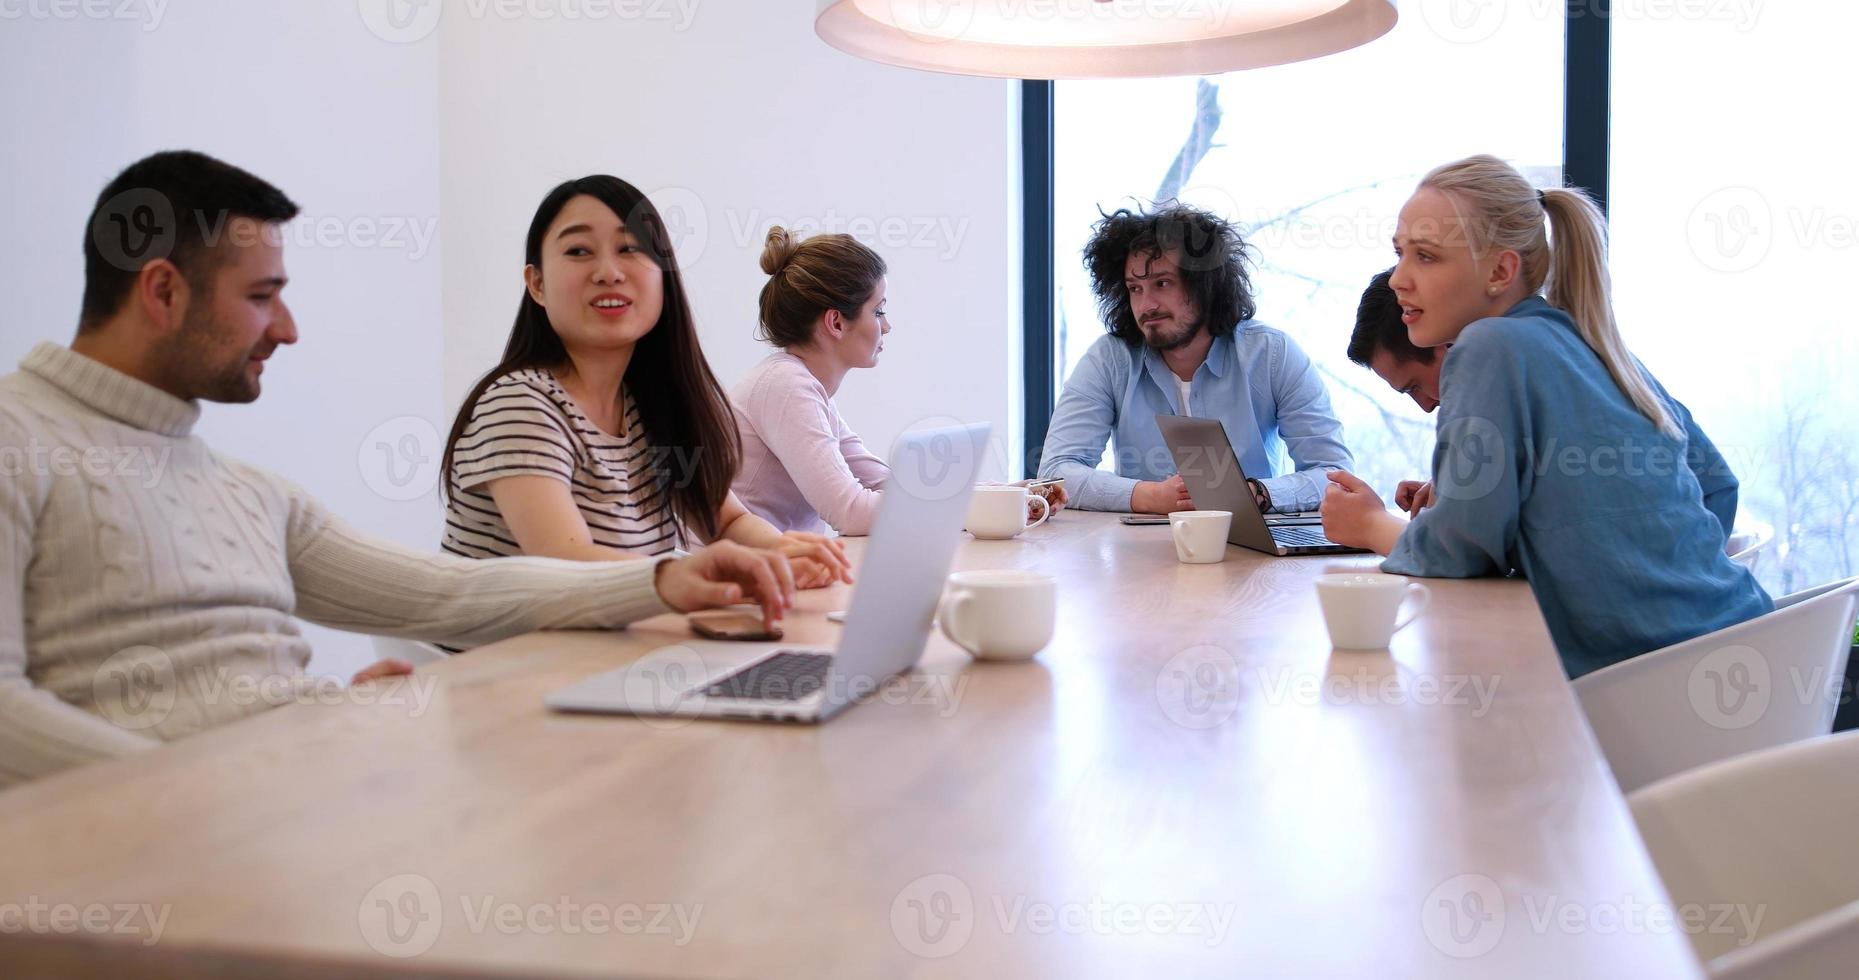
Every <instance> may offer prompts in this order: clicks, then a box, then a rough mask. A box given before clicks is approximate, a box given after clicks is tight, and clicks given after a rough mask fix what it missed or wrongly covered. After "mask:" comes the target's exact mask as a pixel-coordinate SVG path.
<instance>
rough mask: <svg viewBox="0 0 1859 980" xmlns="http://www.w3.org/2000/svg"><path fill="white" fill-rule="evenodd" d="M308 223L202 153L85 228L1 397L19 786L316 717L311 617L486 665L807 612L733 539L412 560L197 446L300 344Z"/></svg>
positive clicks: (117, 185)
mask: <svg viewBox="0 0 1859 980" xmlns="http://www.w3.org/2000/svg"><path fill="white" fill-rule="evenodd" d="M296 214H297V205H295V204H294V203H292V202H291V201H290V199H289V198H287V197H285V196H284V194H283V193H282V192H281V191H279V190H278V189H277V188H275V187H273V186H271V185H270V184H268V183H266V182H264V181H263V180H260V179H259V178H257V177H255V176H253V175H251V174H249V173H247V172H245V171H243V170H240V169H239V168H237V167H234V166H231V165H230V164H226V163H222V162H221V161H219V160H215V159H213V158H212V157H208V156H205V155H204V154H200V153H192V152H185V151H180V152H168V153H157V154H155V155H154V156H151V157H148V158H146V159H143V160H140V161H138V162H136V163H135V164H132V165H131V166H130V167H129V168H128V169H127V170H125V171H123V173H122V174H121V175H119V176H118V177H117V178H116V179H115V180H114V181H112V182H111V183H110V185H109V186H108V187H106V188H104V191H103V193H102V194H101V195H100V196H99V197H98V199H97V204H96V207H95V208H94V209H93V210H92V212H91V216H90V220H89V222H88V224H87V226H86V227H87V234H86V237H85V241H84V273H85V283H84V300H83V311H82V313H81V315H80V319H79V326H78V333H77V337H76V339H74V340H73V341H72V343H71V346H70V347H68V348H67V347H61V346H59V345H57V344H53V343H41V344H40V345H39V346H38V347H36V348H34V349H33V351H32V353H30V354H29V355H27V357H26V359H25V360H24V361H22V362H20V371H19V373H17V374H12V375H8V376H6V377H4V378H0V787H4V786H6V785H7V784H9V783H13V782H17V781H23V780H27V779H32V778H35V777H38V776H41V775H44V774H47V773H50V772H54V771H56V770H59V769H63V768H66V767H68V766H72V765H76V764H79V763H82V762H85V761H88V760H92V759H100V758H106V757H110V756H116V755H124V754H127V753H132V752H138V751H142V750H145V749H150V748H154V747H155V746H158V745H160V744H161V743H162V742H164V741H170V740H173V739H176V738H180V737H182V736H185V735H188V734H190V733H193V732H197V731H200V730H203V729H207V728H211V727H214V726H216V725H220V724H224V723H227V722H230V721H234V720H236V719H238V718H240V717H243V716H245V715H249V714H253V713H256V712H258V711H262V710H264V709H265V708H268V707H271V706H272V705H274V704H280V703H286V702H289V701H291V700H296V699H299V698H300V695H301V693H302V692H303V690H304V688H305V687H313V685H312V684H309V683H307V682H309V681H310V679H309V678H306V677H304V676H303V673H302V671H303V668H304V666H305V665H306V664H307V663H308V661H309V657H310V648H309V645H308V644H307V643H306V642H305V641H304V639H303V637H302V635H301V634H300V633H299V631H298V629H297V627H296V625H295V623H293V622H292V619H291V617H292V615H293V614H294V615H297V616H301V617H303V618H304V619H308V620H311V621H313V622H318V623H322V624H324V625H327V626H332V627H335V628H337V629H346V630H352V631H356V632H364V633H382V634H388V635H394V636H406V637H413V638H417V639H425V640H434V641H440V642H451V643H455V644H459V645H472V644H478V643H486V642H490V641H493V640H496V639H500V638H502V637H506V636H512V635H515V634H518V633H523V632H527V631H530V630H535V629H543V628H550V627H554V628H562V627H615V626H620V625H624V624H625V623H628V622H631V621H634V620H637V619H641V618H644V617H646V616H652V615H656V614H658V613H662V612H665V611H667V610H669V609H677V610H690V609H695V608H700V607H703V606H711V605H724V604H728V603H732V602H737V601H740V600H742V599H743V598H745V597H747V598H750V599H753V600H755V601H757V602H759V603H760V604H761V605H762V607H763V611H764V616H765V617H768V618H770V619H771V620H772V619H775V618H779V617H780V615H781V613H782V611H783V610H784V609H785V608H787V606H788V604H789V603H791V601H792V598H793V588H794V582H793V577H792V574H791V572H790V571H789V569H788V566H787V562H786V559H784V558H783V557H782V556H780V555H778V554H775V553H773V552H764V551H758V550H754V549H750V548H744V547H742V546H740V545H735V544H731V543H728V542H724V543H721V544H717V545H713V546H712V547H710V548H706V549H704V550H703V551H702V552H699V553H698V554H696V555H693V556H691V557H688V558H684V559H678V560H648V561H634V562H562V561H552V560H549V559H540V558H503V559H497V560H494V561H471V560H469V559H463V558H455V557H451V556H447V555H438V554H425V553H420V552H415V551H411V550H408V549H405V548H401V547H399V546H397V545H393V544H389V543H387V542H385V541H380V540H377V539H374V538H371V537H368V536H366V535H363V534H359V533H357V532H356V531H354V530H353V529H351V528H349V527H348V526H346V525H344V524H343V523H342V522H341V521H340V520H339V519H337V518H336V517H335V515H333V514H331V513H329V512H328V511H327V510H325V509H324V508H323V507H322V506H320V505H319V504H318V503H317V502H316V501H315V500H314V499H312V498H311V497H310V496H309V495H308V494H306V493H304V492H303V491H302V490H301V489H300V488H298V487H296V486H294V485H292V484H290V483H289V482H287V481H285V480H281V479H279V478H277V477H275V476H272V475H271V474H269V473H265V472H263V471H261V470H259V469H257V468H255V467H251V466H247V465H245V464H243V463H240V462H238V461H237V460H233V459H228V458H226V457H224V456H220V455H219V454H217V453H215V452H213V450H211V449H210V448H208V447H207V445H206V444H205V443H204V442H202V441H201V440H200V439H199V438H198V437H196V436H194V435H193V434H192V430H193V426H194V423H195V422H196V421H197V420H198V419H199V417H200V404H199V403H200V400H201V399H205V400H208V401H219V402H250V401H252V400H254V399H256V398H257V397H258V395H259V391H260V388H261V385H260V382H259V378H260V376H261V375H262V374H263V372H264V366H265V361H266V359H268V358H269V357H271V355H272V354H273V353H275V352H276V351H277V350H278V348H279V347H282V346H284V345H287V344H294V343H296V342H297V326H296V323H295V321H294V320H293V319H292V318H291V313H290V309H289V308H288V307H286V306H285V305H284V300H283V298H282V296H281V295H280V294H281V292H282V290H283V289H284V284H285V276H284V259H283V252H282V250H281V249H280V247H279V243H280V238H281V235H280V233H279V229H280V226H281V225H282V223H283V222H286V221H289V220H290V219H291V218H293V217H295V216H296ZM435 356H436V355H435ZM411 669H412V668H411V667H410V666H408V665H406V664H404V663H400V662H398V661H383V662H381V663H379V664H376V665H374V666H373V667H370V668H369V669H367V670H364V671H362V673H361V674H359V675H357V677H356V678H355V680H356V682H358V683H359V682H364V681H368V680H371V679H374V678H378V677H381V676H384V675H388V674H395V673H406V672H407V671H409V670H411Z"/></svg>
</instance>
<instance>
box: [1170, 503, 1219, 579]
mask: <svg viewBox="0 0 1859 980" xmlns="http://www.w3.org/2000/svg"><path fill="white" fill-rule="evenodd" d="M1232 528H1233V512H1232V511H1230V510H1178V511H1175V512H1174V513H1173V514H1170V515H1168V529H1169V531H1170V533H1172V534H1174V536H1175V557H1176V558H1179V559H1181V560H1182V561H1184V562H1186V563H1188V564H1190V565H1206V564H1211V563H1213V562H1217V561H1225V560H1226V535H1227V532H1228V531H1230V530H1232Z"/></svg>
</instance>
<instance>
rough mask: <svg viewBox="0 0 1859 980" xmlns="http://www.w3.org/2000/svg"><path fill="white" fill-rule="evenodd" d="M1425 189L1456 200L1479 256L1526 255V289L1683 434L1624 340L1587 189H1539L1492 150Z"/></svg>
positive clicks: (1639, 403) (1624, 389)
mask: <svg viewBox="0 0 1859 980" xmlns="http://www.w3.org/2000/svg"><path fill="white" fill-rule="evenodd" d="M1420 186H1421V187H1431V188H1434V189H1436V190H1438V191H1440V192H1442V193H1444V194H1446V195H1448V196H1449V197H1451V198H1452V199H1453V201H1454V203H1455V204H1456V205H1457V206H1458V209H1459V213H1460V214H1461V216H1462V217H1463V219H1464V221H1465V230H1466V235H1467V237H1468V238H1469V239H1470V240H1471V245H1472V252H1473V254H1477V253H1479V252H1481V251H1483V250H1485V249H1492V248H1495V249H1509V250H1512V251H1515V252H1516V253H1517V254H1518V255H1519V256H1521V257H1522V259H1523V269H1522V272H1521V275H1522V276H1523V281H1524V286H1525V288H1526V289H1528V290H1529V291H1530V292H1531V293H1532V294H1535V293H1538V292H1542V293H1544V294H1545V298H1546V299H1547V300H1548V301H1549V303H1550V305H1552V306H1554V307H1556V308H1558V309H1560V310H1562V311H1563V312H1565V313H1567V314H1568V315H1569V318H1570V319H1572V320H1574V321H1575V329H1576V330H1577V331H1579V332H1580V334H1581V339H1582V340H1583V341H1585V342H1586V343H1587V344H1588V346H1589V348H1591V349H1592V350H1593V351H1594V352H1595V354H1596V355H1598V356H1599V357H1600V358H1601V363H1602V364H1603V365H1605V366H1606V367H1607V373H1608V375H1609V376H1610V377H1612V378H1613V379H1614V384H1615V385H1616V386H1618V387H1619V388H1620V391H1621V393H1622V394H1624V395H1626V396H1627V399H1628V400H1629V401H1631V402H1632V403H1633V407H1634V408H1637V409H1639V411H1640V414H1642V415H1644V416H1646V418H1648V419H1649V420H1651V421H1652V424H1653V425H1655V426H1657V427H1658V428H1659V430H1660V431H1661V432H1664V433H1666V434H1667V435H1672V436H1676V435H1678V426H1677V423H1676V422H1674V420H1673V419H1672V414H1671V412H1669V411H1667V410H1666V407H1665V401H1664V400H1663V399H1661V398H1660V397H1659V395H1658V393H1657V392H1655V391H1654V390H1653V387H1652V383H1651V382H1650V381H1648V380H1647V378H1646V373H1645V372H1644V371H1643V370H1641V369H1640V366H1639V364H1638V362H1636V361H1634V359H1633V355H1632V353H1631V352H1629V351H1628V350H1627V345H1626V344H1625V342H1623V341H1622V340H1621V339H1620V330H1619V327H1618V325H1617V324H1616V323H1615V321H1614V304H1613V298H1612V295H1613V286H1612V283H1611V280H1610V279H1609V277H1608V274H1607V220H1606V219H1605V218H1604V217H1602V216H1601V209H1600V208H1598V207H1596V206H1595V204H1594V201H1593V200H1592V199H1590V198H1589V197H1588V195H1587V194H1585V193H1583V192H1582V191H1580V190H1577V189H1575V188H1570V187H1556V188H1551V189H1548V190H1545V191H1542V192H1541V193H1540V194H1539V193H1538V192H1537V190H1536V189H1535V188H1533V187H1531V186H1530V182H1529V181H1527V180H1525V179H1524V177H1523V175H1522V174H1520V173H1518V172H1517V171H1516V170H1515V169H1514V168H1512V167H1511V166H1510V165H1509V164H1507V163H1505V162H1504V161H1502V160H1499V159H1498V158H1497V157H1494V156H1490V155H1487V154H1480V155H1478V156H1474V157H1467V158H1465V159H1464V160H1460V161H1457V162H1455V163H1448V164H1445V165H1443V166H1440V167H1435V168H1434V169H1433V170H1432V171H1431V172H1430V173H1428V174H1427V175H1426V176H1425V177H1423V178H1421V180H1420ZM1545 216H1546V217H1547V218H1548V221H1547V223H1546V224H1545V221H1544V218H1545Z"/></svg>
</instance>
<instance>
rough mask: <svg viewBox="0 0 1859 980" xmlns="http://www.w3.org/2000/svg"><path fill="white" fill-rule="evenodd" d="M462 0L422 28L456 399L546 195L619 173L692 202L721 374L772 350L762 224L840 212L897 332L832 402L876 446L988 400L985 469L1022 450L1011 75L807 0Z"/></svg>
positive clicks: (683, 247) (504, 308)
mask: <svg viewBox="0 0 1859 980" xmlns="http://www.w3.org/2000/svg"><path fill="white" fill-rule="evenodd" d="M616 6H624V5H616ZM465 9H468V8H459V7H453V8H451V9H449V10H448V11H447V14H446V18H445V20H444V21H443V22H442V23H441V24H440V29H439V30H438V32H437V34H438V37H439V38H440V41H441V43H442V45H443V48H442V55H441V59H440V79H441V84H440V91H441V93H442V98H441V102H440V106H441V108H440V116H441V131H442V133H443V140H444V147H445V150H444V176H443V182H442V185H441V203H442V207H443V210H444V213H445V215H446V222H445V226H444V231H443V232H442V235H441V238H442V241H443V243H444V247H445V253H446V266H445V303H446V338H447V344H446V375H445V378H446V381H445V391H446V397H447V400H448V404H449V405H453V406H456V405H457V403H458V401H459V400H460V399H461V398H462V397H463V395H464V393H465V391H466V390H467V389H468V388H469V386H470V384H471V382H472V381H474V380H475V379H476V378H477V377H478V376H479V375H480V374H481V373H482V372H483V371H485V370H486V369H488V368H489V367H490V366H491V365H493V364H494V363H495V362H496V360H497V356H498V354H499V353H500V352H501V351H502V348H503V344H504V341H505V340H506V338H507V337H508V334H509V330H510V323H511V319H512V317H513V315H514V313H515V310H516V305H517V301H518V299H519V297H520V289H521V286H520V274H521V267H522V262H523V258H522V248H523V235H524V232H525V230H526V229H527V228H528V226H529V221H530V218H531V216H532V215H533V213H534V210H535V207H536V205H537V204H538V203H539V202H540V201H541V200H542V197H543V195H544V194H545V193H546V192H547V191H548V189H549V188H550V187H551V186H553V185H554V184H556V183H558V182H560V181H562V180H564V179H568V178H571V177H578V176H582V175H585V174H589V173H612V174H615V175H617V176H620V177H622V178H625V179H626V180H628V181H631V182H632V183H633V184H635V185H637V186H638V187H640V188H641V189H642V190H644V191H645V192H646V193H647V195H648V196H649V197H651V198H652V199H653V201H654V203H655V204H657V205H658V206H659V208H660V209H661V210H663V211H665V212H667V221H668V223H670V224H672V225H673V226H674V227H676V226H677V225H678V224H679V222H680V220H682V221H683V222H684V224H685V227H686V228H687V233H686V234H685V235H684V236H683V237H682V238H681V239H680V240H679V241H678V243H677V248H678V251H679V258H680V261H681V262H682V263H683V265H684V268H685V270H686V274H687V279H688V282H689V285H690V289H691V293H692V295H693V303H694V306H695V313H696V316H697V321H698V325H699V330H700V332H701V335H702V338H703V344H704V350H705V353H706V354H707V355H708V356H709V358H710V363H711V365H712V367H713V368H714V369H715V371H716V373H717V375H718V377H719V378H720V379H721V380H722V382H723V384H724V386H725V387H728V386H730V385H731V384H733V383H734V382H735V380H736V379H737V378H739V377H740V376H741V375H742V374H743V372H745V371H746V370H747V369H748V368H749V367H750V366H751V365H753V364H754V363H755V362H756V361H758V360H760V359H761V358H762V357H763V356H765V354H766V353H767V351H768V348H767V347H765V346H764V345H762V344H759V343H757V342H756V341H755V340H754V339H753V338H754V331H755V312H756V295H757V293H758V292H759V291H760V289H761V287H762V284H763V283H764V282H765V281H766V280H767V277H766V276H764V275H763V274H762V273H761V270H760V269H759V268H758V267H757V258H758V257H759V255H760V254H761V243H762V238H763V235H764V234H765V233H766V231H767V228H768V226H769V224H771V223H773V222H775V221H777V220H779V221H783V222H790V223H796V224H799V223H802V222H808V221H810V222H812V223H813V225H814V226H816V227H818V226H822V225H825V224H826V223H828V222H837V225H838V226H837V227H829V228H827V229H826V230H842V231H849V232H851V233H853V234H857V235H859V237H861V238H862V239H864V240H865V241H866V242H867V243H868V244H871V245H873V246H874V247H875V248H877V249H878V250H879V252H880V253H881V254H882V255H883V256H884V258H885V260H886V262H887V263H889V265H890V268H891V274H890V282H889V297H890V302H889V307H890V311H891V321H892V326H893V330H892V333H891V336H890V338H889V339H888V340H887V341H886V345H885V353H884V360H883V363H882V364H881V365H880V366H879V367H878V368H877V369H876V370H874V371H867V372H855V373H854V374H853V375H852V376H850V377H849V378H848V379H847V380H846V384H845V386H844V387H843V388H842V389H841V390H840V394H839V403H840V408H841V410H842V411H843V412H844V414H845V416H846V419H847V421H848V423H849V424H851V426H852V427H853V428H854V429H855V430H856V431H858V432H859V433H860V434H861V435H862V436H864V438H865V440H866V442H867V444H869V445H870V446H872V447H873V449H874V450H875V451H877V452H880V453H888V448H889V447H890V445H891V443H892V441H893V440H894V439H895V437H896V436H897V435H898V434H899V433H901V432H903V431H904V430H905V429H908V428H911V427H913V426H915V425H917V424H918V423H920V422H927V421H932V420H938V419H940V420H944V421H946V420H948V419H949V418H951V417H954V418H958V419H960V420H962V421H990V422H993V423H994V426H995V434H996V437H997V446H998V448H999V456H1000V461H999V462H998V463H997V465H998V466H1000V467H1001V469H1000V470H999V472H998V473H997V474H996V475H999V474H1000V473H1005V472H1008V471H1009V470H1017V465H1016V466H1012V467H1009V466H1008V465H1007V462H1006V460H1007V459H1008V458H1010V457H1009V453H1013V454H1018V453H1019V441H1020V440H1019V414H1018V412H1019V405H1018V395H1017V393H1018V391H1019V378H1020V361H1019V329H1020V328H1019V322H1020V319H1019V308H1018V302H1019V298H1018V293H1017V292H1015V291H1014V290H1013V283H1015V282H1016V281H1017V280H1018V278H1019V277H1018V275H1017V273H1016V272H1015V271H1014V270H1015V267H1016V266H1017V263H1018V260H1019V255H1018V251H1017V246H1016V244H1015V242H1016V241H1017V240H1016V239H1015V238H1014V237H1013V231H1014V229H1016V228H1017V227H1018V220H1019V219H1018V182H1017V178H1016V177H1015V171H1014V169H1013V168H1014V166H1015V160H1016V157H1017V150H1018V145H1019V144H1018V128H1017V117H1016V116H1015V112H1016V107H1017V103H1018V93H1017V89H1016V87H1015V86H1016V85H1017V83H1015V82H1009V81H1001V80H994V79H974V78H957V77H952V76H942V75H931V74H926V73H921V72H912V71H906V70H903V69H897V68H890V67H885V66H880V65H875V64H871V63H868V62H864V61H860V60H858V59H855V58H852V57H850V56H848V55H845V54H842V53H840V52H839V51H837V50H834V49H832V48H830V47H828V46H826V45H825V44H824V43H823V42H821V41H820V40H819V39H818V38H817V37H815V36H814V34H813V11H812V9H811V5H810V4H807V3H794V2H788V3H747V2H741V3H729V4H725V3H723V2H722V0H696V2H694V3H693V4H692V5H691V6H689V7H688V8H686V9H687V10H688V12H689V14H690V17H689V22H688V24H686V25H684V26H683V29H680V23H679V22H678V21H677V20H676V19H664V20H659V19H640V20H608V21H603V22H588V21H570V20H565V19H545V18H538V17H535V16H530V17H526V18H523V19H516V20H506V19H501V18H498V17H496V16H494V15H487V16H485V17H483V18H480V19H472V18H471V17H469V16H464V15H462V14H463V11H464V10H465ZM486 9H487V10H488V9H490V8H486ZM639 9H640V10H642V11H646V12H648V13H649V12H651V11H652V10H654V9H656V10H660V11H675V10H677V9H678V8H677V6H676V5H674V4H669V3H667V4H665V5H662V6H655V5H650V4H648V5H639ZM679 215H681V216H682V217H681V218H680V217H679ZM1011 458H1017V455H1015V456H1014V457H1011Z"/></svg>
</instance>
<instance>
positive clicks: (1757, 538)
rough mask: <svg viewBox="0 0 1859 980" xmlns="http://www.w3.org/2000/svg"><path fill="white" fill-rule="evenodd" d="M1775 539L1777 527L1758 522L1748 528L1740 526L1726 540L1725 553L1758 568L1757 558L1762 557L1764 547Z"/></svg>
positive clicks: (1752, 567)
mask: <svg viewBox="0 0 1859 980" xmlns="http://www.w3.org/2000/svg"><path fill="white" fill-rule="evenodd" d="M1774 540H1775V529H1774V528H1773V527H1770V526H1769V525H1767V524H1756V525H1753V526H1751V527H1747V528H1738V529H1737V530H1734V531H1731V532H1730V537H1729V538H1728V539H1727V540H1725V541H1724V545H1723V551H1724V554H1726V555H1729V556H1730V560H1731V561H1733V562H1736V563H1737V564H1739V565H1741V566H1743V567H1744V568H1747V569H1749V570H1750V571H1752V572H1753V571H1755V570H1756V559H1758V558H1760V557H1762V549H1764V548H1766V547H1768V546H1769V543H1770V542H1772V541H1774Z"/></svg>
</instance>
